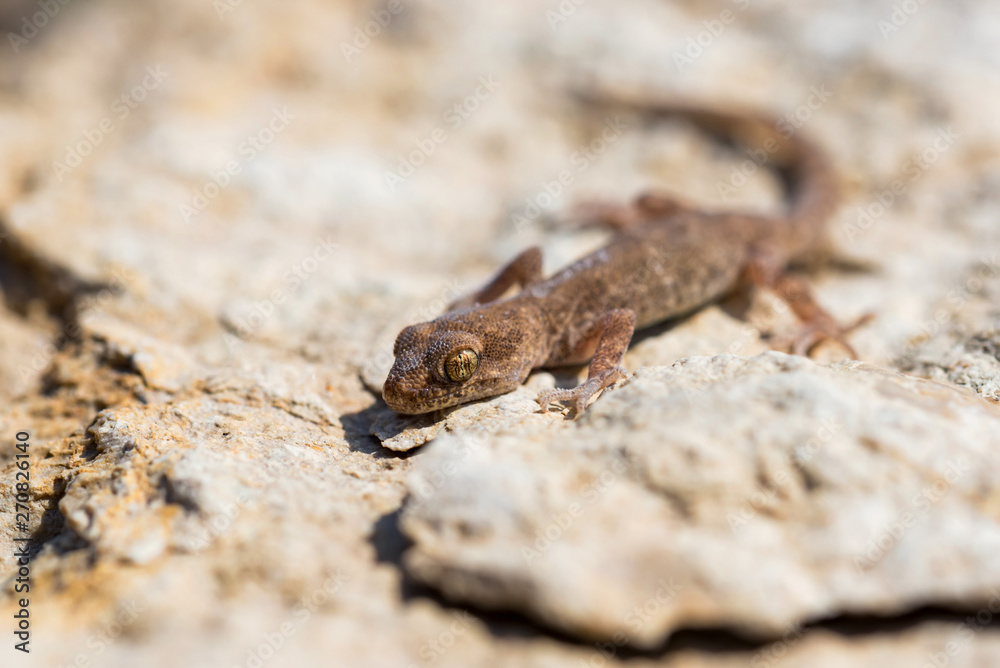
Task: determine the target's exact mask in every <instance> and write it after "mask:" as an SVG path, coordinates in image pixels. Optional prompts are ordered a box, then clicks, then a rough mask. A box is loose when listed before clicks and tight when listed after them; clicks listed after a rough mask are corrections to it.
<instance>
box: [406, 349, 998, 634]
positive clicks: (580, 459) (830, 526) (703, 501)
mask: <svg viewBox="0 0 1000 668" xmlns="http://www.w3.org/2000/svg"><path fill="white" fill-rule="evenodd" d="M998 471H1000V410H998V409H997V408H996V407H995V406H994V405H991V404H989V403H988V402H985V401H983V400H981V399H978V398H976V397H975V396H974V395H972V394H970V393H968V392H967V391H963V390H954V389H951V388H949V387H947V386H944V385H940V384H936V383H932V382H928V381H922V380H918V379H914V378H909V377H905V376H903V375H900V374H897V373H893V372H887V371H884V370H881V369H877V368H874V367H871V366H868V365H865V364H862V363H856V362H855V363H845V364H842V365H838V366H834V367H832V368H824V367H820V366H817V365H815V364H814V363H812V362H809V361H807V360H804V359H802V358H797V357H790V356H786V355H782V354H780V353H766V354H763V355H760V356H757V357H751V358H744V357H735V356H719V357H692V358H688V359H686V360H682V361H680V362H677V363H676V364H674V365H673V366H671V367H647V368H642V369H639V370H638V371H637V372H636V374H635V377H634V378H633V380H632V381H631V382H630V383H629V384H628V385H627V386H625V387H624V388H621V389H619V390H617V391H615V392H613V393H611V394H610V395H608V396H606V397H604V398H602V399H601V400H600V401H598V402H597V403H595V404H593V405H592V406H591V408H590V409H589V410H588V412H587V413H586V414H585V416H584V417H583V418H582V419H581V420H580V421H579V422H578V423H577V424H576V426H575V428H573V429H571V430H566V431H561V432H558V433H557V434H556V435H554V437H549V438H545V439H540V438H536V437H532V436H531V435H529V434H526V433H522V432H520V431H518V430H517V429H510V430H506V431H501V432H498V433H497V434H496V436H495V438H494V439H492V440H490V441H489V442H487V443H485V444H479V446H478V447H470V445H469V444H468V443H466V442H465V441H464V440H463V438H462V436H461V435H448V436H442V437H440V438H438V439H437V440H436V441H435V442H434V443H433V444H432V445H431V446H429V449H428V450H427V452H426V455H425V457H424V458H423V459H422V460H421V461H420V462H419V464H418V466H417V468H416V470H415V472H414V473H413V474H412V476H411V478H410V481H409V485H410V491H411V495H413V497H414V498H415V500H416V503H414V504H413V505H412V506H408V507H407V508H405V509H404V515H403V527H404V529H405V531H406V533H407V535H409V536H410V537H411V539H412V540H413V541H414V543H415V546H414V548H413V550H412V552H411V553H410V554H409V555H408V557H407V561H406V564H407V567H408V570H409V572H410V573H411V574H412V575H413V576H414V577H416V578H418V579H420V580H421V581H423V582H426V583H428V584H431V585H433V586H434V587H436V588H438V589H440V590H441V591H442V592H443V593H444V594H445V595H447V596H448V597H449V598H451V599H453V600H455V601H461V602H463V603H469V604H474V605H477V606H482V607H487V608H499V609H506V610H515V611H518V612H521V613H524V614H526V615H528V616H530V617H532V618H534V619H537V620H539V621H542V622H544V623H545V624H547V625H549V626H551V627H553V628H557V629H559V630H561V631H564V632H568V633H572V634H574V635H578V636H581V637H584V638H590V639H594V640H608V639H613V638H615V637H616V636H619V635H623V636H624V637H625V638H627V639H628V641H629V642H631V643H634V644H635V645H637V646H641V647H650V646H656V645H658V644H659V643H661V642H662V641H663V640H664V638H666V637H667V636H669V635H670V634H671V633H672V632H673V631H675V630H677V629H686V628H699V627H712V628H718V627H726V628H733V629H736V630H737V631H739V632H740V633H742V634H745V635H747V636H749V637H757V638H773V637H776V636H780V635H781V633H782V632H783V631H784V630H785V629H786V628H788V627H790V626H796V625H801V624H803V623H806V622H809V621H815V620H819V619H823V618H827V617H834V616H837V615H841V614H848V613H851V614H871V615H891V614H898V613H902V612H905V611H907V610H912V609H916V608H920V607H921V606H925V605H942V606H957V607H960V608H965V609H970V610H975V609H977V608H978V607H981V606H982V605H984V604H985V603H986V601H987V599H988V598H989V595H990V593H991V592H996V591H1000V589H997V588H1000V562H997V561H996V559H995V558H994V557H993V555H994V554H995V551H996V550H997V549H1000V495H998V492H997V489H1000V480H998V479H997V476H998Z"/></svg>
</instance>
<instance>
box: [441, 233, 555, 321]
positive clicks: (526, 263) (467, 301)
mask: <svg viewBox="0 0 1000 668" xmlns="http://www.w3.org/2000/svg"><path fill="white" fill-rule="evenodd" d="M541 279H542V249H541V248H539V247H538V246H532V247H531V248H528V249H526V250H524V251H522V252H521V254H520V255H518V256H517V257H515V258H514V259H513V260H511V261H510V262H508V263H507V264H506V265H505V266H504V268H503V269H501V270H500V271H499V272H497V275H496V276H494V277H493V278H492V279H491V280H490V282H489V283H487V284H486V285H484V286H483V287H482V288H480V289H479V290H477V291H476V292H473V293H472V294H469V295H466V296H464V297H462V298H460V299H457V300H455V301H454V302H452V303H451V304H449V305H448V309H447V310H448V311H454V310H456V309H461V308H468V307H470V306H478V305H480V304H488V303H489V302H492V301H496V300H497V299H499V298H500V297H502V296H503V294H504V293H505V292H507V290H509V289H510V288H511V287H512V286H514V285H517V286H518V287H520V288H525V287H526V286H529V285H531V284H532V283H537V282H538V281H540V280H541Z"/></svg>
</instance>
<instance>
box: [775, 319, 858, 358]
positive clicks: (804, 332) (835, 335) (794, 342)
mask: <svg viewBox="0 0 1000 668" xmlns="http://www.w3.org/2000/svg"><path fill="white" fill-rule="evenodd" d="M874 318H875V314H874V313H866V314H864V315H863V316H861V317H860V318H858V319H857V320H855V321H854V322H853V323H851V324H850V325H848V326H846V327H841V326H839V325H837V323H836V322H834V321H833V319H832V318H826V317H823V318H815V319H813V320H810V321H808V322H805V323H803V324H802V326H801V328H800V329H799V330H798V331H797V332H796V333H795V334H794V335H793V336H790V337H783V338H780V339H777V340H776V341H775V348H779V349H785V350H790V351H791V352H792V353H793V354H795V355H802V356H808V355H809V353H811V352H812V351H813V349H815V348H816V346H818V345H819V344H820V343H822V342H823V341H833V342H835V343H837V344H839V345H840V346H841V347H842V348H843V349H844V350H845V351H847V353H848V354H849V355H850V356H851V358H853V359H858V353H857V352H856V351H855V350H854V346H852V345H851V344H850V343H849V342H848V341H847V335H848V334H850V333H851V332H853V331H854V330H856V329H857V328H859V327H862V326H863V325H866V324H868V323H869V322H871V321H872V320H873V319H874Z"/></svg>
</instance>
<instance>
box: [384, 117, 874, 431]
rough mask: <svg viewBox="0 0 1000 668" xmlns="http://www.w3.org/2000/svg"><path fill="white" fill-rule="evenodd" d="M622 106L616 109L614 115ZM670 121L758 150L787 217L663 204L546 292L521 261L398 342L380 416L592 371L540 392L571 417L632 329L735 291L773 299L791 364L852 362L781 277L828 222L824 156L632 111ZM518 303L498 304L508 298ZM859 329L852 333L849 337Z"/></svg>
mask: <svg viewBox="0 0 1000 668" xmlns="http://www.w3.org/2000/svg"><path fill="white" fill-rule="evenodd" d="M620 104H622V105H623V106H624V103H620ZM639 111H641V112H643V113H646V114H653V115H680V116H682V117H684V118H687V119H689V120H691V121H693V122H694V123H695V124H697V125H699V126H700V127H702V128H704V129H707V130H708V131H710V132H712V133H715V134H719V135H721V136H723V137H726V138H728V139H734V138H735V139H737V140H740V141H741V143H750V142H752V141H755V142H757V143H762V144H763V145H764V146H766V147H767V150H768V152H769V154H770V155H771V157H772V165H771V166H772V167H774V168H775V169H776V171H777V172H778V173H779V175H780V176H781V178H782V180H783V182H784V185H785V188H786V190H787V192H788V199H789V203H790V206H789V208H788V211H787V213H782V214H778V215H774V216H761V215H755V214H748V213H739V212H706V211H701V210H697V209H695V208H693V207H690V206H687V205H685V204H683V203H681V202H678V201H677V200H675V199H672V198H669V197H664V196H660V195H644V196H642V197H640V198H639V199H638V200H637V201H636V202H635V204H633V205H632V206H631V207H620V208H618V209H617V210H610V209H609V210H608V211H607V212H606V215H605V216H604V217H605V218H606V220H607V222H610V223H613V224H615V226H616V227H618V228H620V229H619V232H618V234H617V235H616V237H615V238H614V239H613V240H612V241H611V242H610V243H609V244H608V245H607V246H605V247H604V248H601V249H600V250H598V251H596V252H594V253H592V254H590V255H588V256H586V257H584V258H582V259H580V260H578V261H577V262H575V263H573V264H571V265H569V266H568V267H566V268H564V269H562V270H561V271H559V272H557V273H556V274H554V275H553V276H551V277H549V278H544V277H543V275H542V255H541V251H540V249H538V248H537V247H533V248H529V249H527V250H526V251H524V252H523V253H521V254H520V255H518V256H517V257H516V258H515V259H514V260H512V261H511V262H510V263H509V264H508V265H506V266H505V267H504V268H503V269H502V270H501V271H500V272H499V273H498V274H497V275H496V277H494V278H493V280H492V281H490V282H489V283H488V284H487V285H486V286H485V287H483V288H482V289H481V290H479V291H478V292H476V293H474V294H472V295H469V296H468V297H466V298H464V299H461V300H459V301H458V302H456V303H455V304H453V305H452V306H451V310H449V311H448V312H447V313H445V314H444V315H442V316H441V317H439V318H437V319H435V320H433V321H430V322H425V323H420V324H416V325H412V326H410V327H407V328H405V329H404V330H403V331H402V332H400V334H399V336H398V337H397V339H396V343H395V347H394V350H393V353H394V355H395V362H394V364H393V366H392V369H391V370H390V372H389V376H388V378H387V379H386V382H385V384H384V386H383V398H384V399H385V402H386V404H388V406H389V407H390V408H392V409H393V410H395V411H397V412H399V413H407V414H419V413H427V412H430V411H434V410H438V409H441V408H446V407H449V406H454V405H457V404H460V403H465V402H468V401H473V400H476V399H482V398H485V397H491V396H495V395H498V394H502V393H505V392H510V391H512V390H514V389H515V388H517V387H518V386H519V385H520V384H521V383H523V382H524V381H525V379H526V378H527V376H528V374H529V373H530V372H531V371H532V370H533V369H536V368H543V367H558V366H566V365H576V364H582V363H585V362H587V361H590V366H589V369H588V376H587V380H586V381H584V382H583V383H582V384H581V385H579V386H578V387H576V388H573V389H554V390H547V391H545V392H542V393H541V394H540V395H539V397H538V401H539V404H540V405H541V407H542V409H543V410H545V409H547V407H548V405H549V404H550V403H551V402H553V401H568V402H571V404H572V406H573V407H574V408H575V409H576V411H577V413H578V414H579V413H581V412H582V411H583V410H584V408H585V407H586V405H587V403H588V401H589V400H590V399H591V398H592V397H594V395H596V394H597V393H598V392H600V391H601V390H602V389H604V388H605V387H607V386H609V385H611V384H612V383H614V382H616V381H617V380H619V379H621V378H623V377H625V375H626V374H625V371H624V369H623V368H622V367H621V361H622V358H623V357H624V354H625V351H626V350H627V348H628V345H629V342H630V341H631V338H632V334H633V331H634V330H635V329H636V328H641V327H646V326H649V325H652V324H655V323H658V322H661V321H663V320H666V319H670V318H676V317H679V316H683V315H685V314H688V313H690V312H692V311H694V310H696V309H697V308H699V307H701V306H704V305H706V304H708V303H711V302H713V301H716V300H718V299H720V298H721V297H723V296H725V295H726V294H728V293H730V292H732V291H733V290H734V289H736V288H738V287H740V286H741V285H744V284H755V285H761V286H765V287H768V288H771V289H774V290H776V291H777V292H778V293H779V294H780V295H781V296H782V297H783V298H784V299H785V300H786V301H787V302H788V303H789V304H790V306H791V307H792V309H793V311H794V312H795V313H796V314H797V315H798V316H799V318H800V320H801V321H802V329H801V331H800V332H799V335H798V336H797V337H796V338H795V340H794V342H793V349H794V351H795V352H799V353H808V351H809V350H810V349H811V348H812V347H813V346H814V345H815V344H816V343H818V342H819V341H821V340H823V339H834V340H837V341H839V342H841V343H842V344H844V345H845V347H847V349H848V350H849V351H851V353H852V355H853V351H852V350H851V348H850V347H849V346H847V344H846V343H845V341H844V338H843V337H844V335H845V334H846V332H848V331H849V330H850V329H852V328H853V327H854V326H857V324H855V325H853V326H852V327H848V328H842V327H839V326H838V325H837V324H836V322H835V321H834V320H833V319H832V318H831V317H830V316H829V315H828V314H827V313H826V312H825V311H824V310H823V309H822V308H820V307H819V305H818V304H817V303H816V302H815V300H814V299H813V298H812V296H811V293H810V291H809V290H808V287H807V286H806V285H805V284H804V283H803V282H802V281H801V280H800V279H798V278H796V277H793V276H790V275H788V274H786V273H784V268H785V266H786V265H787V264H788V263H789V261H791V260H792V259H794V258H796V257H798V256H800V255H801V254H802V253H803V252H806V251H808V250H809V249H811V248H812V247H813V246H815V245H816V244H817V243H818V241H819V239H820V238H821V233H822V229H823V225H824V224H825V222H826V220H827V218H828V217H829V216H830V214H831V213H832V212H833V211H834V209H835V206H836V202H837V189H836V185H835V183H836V182H835V178H834V173H833V171H832V169H831V166H830V163H829V161H828V159H827V158H826V156H825V154H824V153H823V152H822V151H821V150H819V148H818V147H816V146H815V145H813V144H812V143H810V142H809V141H807V140H806V139H805V138H802V137H800V136H792V137H785V136H781V137H780V139H779V133H778V132H777V130H776V125H775V124H774V122H773V121H771V120H770V119H768V118H766V117H761V116H759V115H756V114H723V113H717V112H708V111H703V110H699V109H691V108H678V107H674V106H670V105H662V106H649V105H641V106H640V107H639ZM514 286H519V287H520V288H521V290H520V291H519V292H518V293H517V294H515V295H513V296H511V297H508V298H502V297H503V296H504V294H505V293H507V292H508V291H509V289H510V288H512V287H514ZM858 324H860V321H859V323H858Z"/></svg>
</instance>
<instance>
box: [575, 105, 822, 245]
mask: <svg viewBox="0 0 1000 668" xmlns="http://www.w3.org/2000/svg"><path fill="white" fill-rule="evenodd" d="M574 95H575V96H576V97H577V98H578V99H580V100H581V101H583V102H585V103H587V104H588V105H598V106H601V107H612V108H617V109H622V110H623V111H627V112H630V113H635V114H638V115H640V116H643V117H646V118H653V119H658V118H681V119H684V120H687V121H689V122H691V123H692V124H693V125H695V126H696V127H698V128H699V129H701V130H702V131H704V132H706V133H708V134H710V135H712V136H714V137H716V138H719V139H721V140H723V141H725V142H727V143H732V144H736V145H739V146H741V147H743V148H744V149H745V150H747V151H748V155H750V156H751V157H752V159H753V160H754V162H756V163H757V164H758V165H760V166H763V167H767V168H770V169H771V170H772V171H774V173H775V174H776V175H777V176H778V177H779V178H780V179H781V183H782V187H783V189H784V191H785V199H786V201H787V204H788V208H787V212H786V213H785V215H784V216H783V217H782V218H781V219H780V220H778V221H775V222H776V224H777V225H778V226H780V227H784V228H785V229H783V230H780V234H781V236H782V237H783V238H784V239H785V240H786V242H787V243H788V244H789V245H790V246H791V248H790V250H792V251H794V252H798V251H800V250H802V249H805V248H808V247H810V246H813V245H814V244H816V243H817V242H818V240H819V238H820V236H821V235H822V230H823V227H824V224H825V223H826V221H827V220H828V219H829V218H830V217H831V216H832V215H833V214H834V213H835V212H836V210H837V207H838V205H839V203H840V189H839V183H838V178H837V174H836V171H835V170H834V168H833V163H832V161H831V160H830V158H829V156H828V155H827V153H826V151H825V150H823V149H822V148H821V147H820V146H819V145H818V144H816V143H814V142H813V141H812V140H810V139H809V138H808V137H806V136H805V134H804V133H803V132H802V131H801V130H800V129H798V128H795V127H793V126H792V125H791V124H789V123H788V122H787V121H782V120H780V119H778V118H776V117H773V116H771V115H769V114H767V113H764V112H761V111H758V110H751V109H741V108H731V109H729V110H726V111H722V110H719V109H713V108H712V107H711V106H710V105H702V104H697V103H693V102H690V101H677V100H667V99H664V100H658V99H656V98H651V97H649V96H643V97H639V96H634V95H627V94H620V93H610V92H604V91H603V90H601V91H592V90H591V91H585V92H578V91H574Z"/></svg>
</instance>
